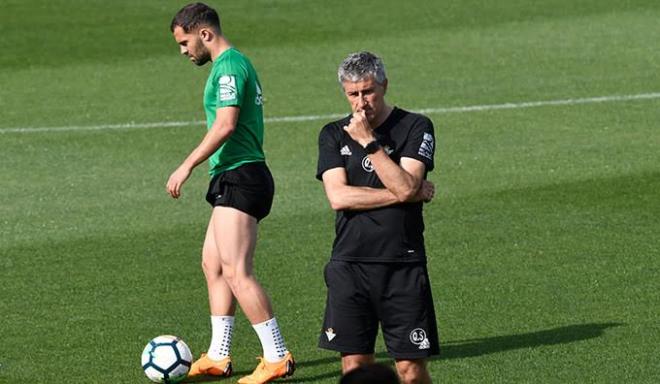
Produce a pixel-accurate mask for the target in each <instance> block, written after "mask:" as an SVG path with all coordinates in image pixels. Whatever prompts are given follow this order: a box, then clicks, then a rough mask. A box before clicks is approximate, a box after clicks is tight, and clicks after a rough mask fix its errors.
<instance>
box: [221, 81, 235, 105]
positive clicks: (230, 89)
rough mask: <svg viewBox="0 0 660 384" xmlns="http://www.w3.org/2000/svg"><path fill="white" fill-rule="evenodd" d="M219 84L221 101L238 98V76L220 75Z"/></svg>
mask: <svg viewBox="0 0 660 384" xmlns="http://www.w3.org/2000/svg"><path fill="white" fill-rule="evenodd" d="M218 84H220V101H229V100H235V99H236V97H237V95H236V78H235V77H234V76H230V75H223V76H220V80H219V81H218Z"/></svg>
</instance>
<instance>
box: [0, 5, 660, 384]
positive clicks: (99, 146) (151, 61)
mask: <svg viewBox="0 0 660 384" xmlns="http://www.w3.org/2000/svg"><path fill="white" fill-rule="evenodd" d="M212 4H213V5H215V6H217V7H218V8H219V9H220V11H221V17H222V18H223V23H224V28H225V31H226V34H227V36H228V37H229V39H230V40H231V41H232V42H233V43H234V44H235V45H236V46H237V47H238V48H239V49H241V50H242V51H244V52H245V53H247V55H248V56H249V57H251V59H252V61H253V63H254V64H255V66H256V67H257V70H258V71H259V74H260V78H261V82H262V85H263V87H264V92H265V96H266V107H265V110H266V116H267V117H268V118H273V117H285V116H313V115H328V114H337V113H345V112H347V111H348V108H347V105H346V103H345V101H344V100H343V99H342V95H341V93H340V91H339V87H338V86H337V84H336V80H335V76H336V75H335V72H336V67H337V65H338V64H339V62H340V61H341V60H342V59H343V57H345V56H346V54H348V53H349V52H353V51H357V50H361V49H369V50H372V51H374V52H376V53H378V54H380V55H381V56H382V57H383V58H384V61H385V64H386V66H387V70H388V75H389V78H390V87H389V90H388V96H387V97H388V100H389V101H390V102H391V103H393V104H395V105H398V106H401V107H404V108H407V109H414V110H420V109H433V110H434V111H432V112H429V116H430V117H431V118H432V120H433V121H434V123H435V126H436V132H437V141H438V147H437V152H436V162H437V164H438V166H437V169H436V170H435V171H434V172H433V173H432V174H431V175H430V179H431V180H432V181H433V182H435V183H436V184H437V186H438V192H439V194H438V195H437V196H436V198H435V200H434V201H433V202H432V203H431V204H428V205H426V224H427V230H426V239H427V248H428V249H429V250H430V252H429V270H430V273H431V280H432V284H433V290H434V298H435V301H436V310H437V312H438V322H439V330H440V334H441V340H442V347H443V354H442V356H440V357H439V358H437V359H434V360H433V361H431V363H430V370H431V374H432V376H433V378H434V382H435V383H448V382H451V383H531V382H542V383H657V382H660V364H658V356H660V347H658V346H659V345H660V283H659V281H660V194H659V193H658V191H659V190H660V150H659V148H660V130H659V128H658V122H659V121H660V96H659V95H657V94H655V92H660V75H659V73H660V49H659V46H658V44H657V37H658V36H660V24H659V23H658V19H659V18H660V3H658V2H657V1H651V0H647V1H643V0H627V1H614V0H581V1H569V0H545V1H535V2H532V1H522V0H502V1H492V2H488V1H484V0H463V1H459V0H451V1H442V2H441V1H432V0H423V1H422V0H419V1H413V2H403V1H394V0H382V1H361V2H348V1H336V2H329V1H320V0H319V1H317V0H314V1H311V0H307V1H303V0H279V1H276V0H259V1H250V2H218V1H213V2H212ZM181 5H183V2H178V1H155V0H150V1H146V0H145V1H140V2H133V1H127V0H117V1H111V2H110V1H100V0H85V1H83V0H67V1H62V0H54V1H18V0H2V3H1V4H0V36H2V38H1V39H0V51H1V52H2V54H1V55H0V236H1V237H0V332H1V333H0V334H1V336H2V341H0V383H54V382H57V383H60V382H61V383H104V384H107V383H147V382H148V381H147V379H146V378H145V377H144V375H143V373H142V370H141V368H140V363H139V359H140V353H141V351H142V348H143V347H144V345H145V344H146V343H147V342H148V340H149V339H150V338H152V337H154V336H156V335H159V334H168V333H169V334H176V335H178V336H180V337H182V338H183V339H184V340H186V342H187V343H188V344H189V345H190V346H191V348H192V350H193V353H194V354H195V355H197V354H199V353H200V352H202V351H204V350H205V348H206V347H207V346H208V340H209V337H210V329H209V318H208V313H207V303H206V289H205V285H204V280H203V275H202V273H201V270H200V266H199V259H200V256H199V254H200V247H201V242H202V239H203V235H204V230H205V226H206V222H207V220H208V216H209V208H208V206H207V204H206V202H204V200H203V195H204V193H205V189H206V184H207V177H206V175H205V172H204V170H205V167H203V166H202V167H200V169H198V170H197V171H196V173H195V174H194V175H193V177H192V179H191V180H190V181H189V183H188V184H187V185H186V188H185V189H184V197H183V198H182V199H181V200H180V201H174V200H172V199H170V198H168V196H167V195H166V193H165V190H164V184H165V181H166V179H167V176H168V175H169V173H170V172H171V171H172V170H173V169H174V168H175V167H176V166H177V165H178V163H179V161H180V160H181V159H183V157H184V156H185V155H186V154H187V153H188V151H189V150H190V149H191V148H192V147H193V146H194V145H195V144H196V143H197V142H198V141H199V140H200V138H201V137H202V135H203V133H204V128H203V127H202V126H201V125H200V124H198V123H195V122H198V121H201V120H203V111H202V105H201V97H202V88H203V84H204V81H205V77H206V74H207V72H208V67H204V68H196V67H194V66H192V65H191V64H190V63H188V61H187V60H186V59H184V58H182V57H181V56H179V55H178V54H177V52H178V50H177V47H176V44H175V43H174V41H173V40H172V38H171V36H170V34H169V21H170V19H171V17H172V15H173V14H174V13H175V12H176V10H178V9H179V8H180V6H181ZM625 95H633V98H630V99H622V98H621V96H625ZM635 95H646V96H643V97H644V98H635V97H638V96H635ZM601 96H608V97H610V96H611V97H612V98H611V99H604V100H600V102H596V101H595V100H587V99H589V98H593V97H601ZM569 99H570V100H573V101H564V102H561V103H555V105H540V106H530V105H529V104H524V103H530V102H537V101H553V100H569ZM580 100H582V101H580ZM505 103H512V104H511V105H509V106H508V108H500V107H482V108H474V109H464V110H460V109H448V110H447V109H443V108H454V107H455V108H459V107H467V106H493V105H502V104H505ZM525 106H527V107H525ZM458 111H462V112H458ZM328 120H329V119H324V118H320V119H316V120H309V121H297V122H296V121H293V122H292V121H288V122H287V121H279V122H278V121H270V122H269V123H267V127H266V129H267V133H266V146H265V149H266V152H267V153H266V154H267V157H268V161H269V164H270V166H271V169H272V171H273V174H274V177H275V179H276V183H277V194H276V199H275V204H274V207H273V212H272V214H271V216H270V217H269V218H268V219H266V220H265V221H264V222H263V224H262V225H261V227H260V241H259V244H258V248H257V254H256V270H257V275H258V277H259V279H260V280H261V281H262V282H263V285H264V286H265V287H266V289H267V290H268V291H269V293H270V295H271V298H272V300H273V303H274V306H275V310H276V315H277V317H278V320H279V322H280V324H281V325H282V330H283V333H284V335H285V338H286V340H287V344H288V347H289V348H290V349H291V350H293V351H294V352H295V355H296V357H297V360H298V362H299V367H298V371H297V372H296V375H295V376H294V377H293V378H292V379H290V380H289V381H288V382H291V383H336V382H337V381H338V379H339V363H338V358H337V356H336V355H335V354H333V353H329V352H327V351H322V350H319V349H317V347H316V339H317V337H318V332H319V330H320V326H321V319H322V311H323V306H324V299H325V287H324V285H323V281H322V268H323V265H324V264H325V263H326V262H327V260H328V258H329V254H330V247H331V242H332V239H333V213H332V212H331V210H330V208H329V206H328V204H327V203H326V201H325V196H324V193H323V191H322V186H321V184H320V183H319V182H317V181H315V179H314V173H315V167H316V156H317V149H316V140H317V134H318V131H319V129H320V128H321V127H322V125H323V124H325V122H327V121H328ZM172 122H191V123H189V124H185V123H180V124H175V125H174V126H170V123H172ZM128 123H132V124H134V125H133V126H132V127H130V126H129V127H124V128H118V127H117V126H116V125H118V124H128ZM152 123H153V124H152ZM140 124H142V125H140ZM144 126H148V127H150V128H139V127H144ZM44 128H45V129H44ZM234 340H235V343H234V346H233V355H234V360H235V369H236V370H237V371H238V374H237V375H236V376H235V377H234V378H232V379H229V380H222V382H230V383H233V382H235V381H236V379H237V378H238V377H240V376H241V374H243V373H247V372H249V371H251V370H252V369H253V367H254V365H255V363H256V360H254V356H257V355H258V354H260V347H259V344H258V341H257V338H256V335H255V334H254V332H253V330H252V329H251V327H250V326H249V324H248V323H247V321H246V320H245V317H244V316H243V315H242V314H240V313H239V315H238V319H237V331H236V334H235V338H234ZM377 356H378V359H379V360H380V361H389V360H388V359H387V355H386V354H385V350H384V347H383V344H382V342H380V341H379V343H378V350H377Z"/></svg>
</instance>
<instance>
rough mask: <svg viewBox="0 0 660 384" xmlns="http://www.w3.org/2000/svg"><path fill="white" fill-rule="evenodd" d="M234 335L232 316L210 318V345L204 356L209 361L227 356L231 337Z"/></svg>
mask: <svg viewBox="0 0 660 384" xmlns="http://www.w3.org/2000/svg"><path fill="white" fill-rule="evenodd" d="M233 333H234V316H211V334H212V335H211V345H210V346H209V350H208V351H207V352H206V355H207V356H208V357H209V359H211V360H222V359H224V358H225V357H227V356H229V352H230V350H231V336H232V334H233Z"/></svg>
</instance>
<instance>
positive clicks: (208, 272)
mask: <svg viewBox="0 0 660 384" xmlns="http://www.w3.org/2000/svg"><path fill="white" fill-rule="evenodd" d="M213 232H214V230H213V219H211V220H210V221H209V226H208V228H207V230H206V238H205V239H204V247H203V248H202V270H203V271H204V276H205V277H206V286H207V288H208V293H209V307H210V310H211V315H212V316H234V313H235V312H236V301H235V300H234V294H233V293H232V292H231V288H230V287H229V284H228V283H227V280H225V278H224V276H223V274H222V260H221V259H220V254H219V253H218V247H217V246H216V241H215V236H214V234H213Z"/></svg>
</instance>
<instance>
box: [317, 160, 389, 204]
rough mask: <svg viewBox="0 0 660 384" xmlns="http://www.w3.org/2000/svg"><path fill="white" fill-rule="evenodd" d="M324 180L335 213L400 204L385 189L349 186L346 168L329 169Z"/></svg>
mask: <svg viewBox="0 0 660 384" xmlns="http://www.w3.org/2000/svg"><path fill="white" fill-rule="evenodd" d="M322 180H323V188H324V189H325V194H326V196H327V197H328V201H329V202H330V207H332V209H333V210H335V211H343V210H366V209H374V208H380V207H385V206H388V205H392V204H395V203H398V202H399V201H398V200H397V198H396V196H394V195H393V194H392V193H391V192H390V191H389V190H387V189H385V188H369V187H356V186H352V185H348V180H347V178H346V170H345V169H344V168H332V169H328V170H327V171H325V172H323V176H322Z"/></svg>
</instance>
